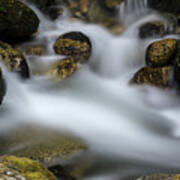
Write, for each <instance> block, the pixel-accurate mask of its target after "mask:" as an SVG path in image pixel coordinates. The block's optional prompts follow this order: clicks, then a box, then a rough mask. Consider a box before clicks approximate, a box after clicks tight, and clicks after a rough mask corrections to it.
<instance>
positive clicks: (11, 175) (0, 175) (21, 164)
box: [0, 156, 57, 180]
mask: <svg viewBox="0 0 180 180" xmlns="http://www.w3.org/2000/svg"><path fill="white" fill-rule="evenodd" d="M0 179H1V180H57V178H56V177H55V176H54V175H53V174H52V173H51V172H50V171H49V170H48V169H46V168H45V167H44V166H43V165H42V164H40V163H39V162H37V161H34V160H30V159H27V158H18V157H15V156H4V157H1V159H0Z"/></svg>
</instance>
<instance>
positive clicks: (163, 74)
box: [131, 66, 172, 88]
mask: <svg viewBox="0 0 180 180" xmlns="http://www.w3.org/2000/svg"><path fill="white" fill-rule="evenodd" d="M171 74H172V67H170V66H167V67H160V68H151V67H145V68H142V69H140V70H139V71H138V72H137V73H136V74H135V75H134V77H133V78H132V80H131V83H132V84H137V85H151V86H156V87H159V88H171V86H172V84H171V83H172V82H171Z"/></svg>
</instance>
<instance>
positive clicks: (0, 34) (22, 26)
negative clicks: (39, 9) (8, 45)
mask: <svg viewBox="0 0 180 180" xmlns="http://www.w3.org/2000/svg"><path fill="white" fill-rule="evenodd" d="M38 25H39V19H38V17H37V16H36V14H35V13H34V12H33V10H31V9H30V8H29V7H28V6H26V5H25V4H24V3H22V2H20V1H19V0H1V1H0V39H1V40H4V41H6V42H18V41H21V40H24V39H26V38H29V37H30V36H31V35H32V34H33V33H35V32H36V31H37V29H38Z"/></svg>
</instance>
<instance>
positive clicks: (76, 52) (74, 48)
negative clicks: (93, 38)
mask: <svg viewBox="0 0 180 180" xmlns="http://www.w3.org/2000/svg"><path fill="white" fill-rule="evenodd" d="M54 50H55V52H56V53H57V54H60V55H65V56H68V57H73V58H74V60H75V61H77V62H80V63H83V62H85V61H87V60H88V59H89V57H90V55H91V51H92V45H91V42H90V40H89V38H88V37H87V36H86V35H84V34H83V33H81V32H75V31H74V32H69V33H65V34H63V35H61V36H59V38H58V39H57V40H56V42H55V44H54Z"/></svg>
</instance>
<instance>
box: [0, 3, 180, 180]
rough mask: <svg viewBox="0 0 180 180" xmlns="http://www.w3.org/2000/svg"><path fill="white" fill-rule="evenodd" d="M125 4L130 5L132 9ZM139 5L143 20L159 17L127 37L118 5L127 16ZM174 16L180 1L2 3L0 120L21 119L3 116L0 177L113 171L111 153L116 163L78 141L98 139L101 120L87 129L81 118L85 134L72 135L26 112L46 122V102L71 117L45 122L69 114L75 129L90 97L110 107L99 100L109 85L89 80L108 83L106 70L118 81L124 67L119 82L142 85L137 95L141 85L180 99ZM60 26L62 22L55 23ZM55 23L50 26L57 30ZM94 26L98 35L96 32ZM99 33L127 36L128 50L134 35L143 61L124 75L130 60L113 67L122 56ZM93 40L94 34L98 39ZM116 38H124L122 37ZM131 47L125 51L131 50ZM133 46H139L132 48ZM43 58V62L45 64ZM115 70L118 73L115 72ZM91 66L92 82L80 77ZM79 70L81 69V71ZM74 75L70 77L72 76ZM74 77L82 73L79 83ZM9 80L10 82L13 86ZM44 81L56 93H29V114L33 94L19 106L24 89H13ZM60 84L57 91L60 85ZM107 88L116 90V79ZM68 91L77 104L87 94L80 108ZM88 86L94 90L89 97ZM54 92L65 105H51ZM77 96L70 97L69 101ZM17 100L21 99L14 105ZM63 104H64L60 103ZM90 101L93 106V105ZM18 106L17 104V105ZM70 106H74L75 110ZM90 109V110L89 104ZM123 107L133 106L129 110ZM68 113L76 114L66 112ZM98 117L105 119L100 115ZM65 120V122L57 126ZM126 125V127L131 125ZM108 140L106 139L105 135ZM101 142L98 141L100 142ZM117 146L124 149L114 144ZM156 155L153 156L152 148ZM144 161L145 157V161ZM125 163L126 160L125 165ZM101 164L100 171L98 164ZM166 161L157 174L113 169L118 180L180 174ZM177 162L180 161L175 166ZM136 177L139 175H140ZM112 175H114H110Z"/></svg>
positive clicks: (69, 176) (49, 179)
mask: <svg viewBox="0 0 180 180" xmlns="http://www.w3.org/2000/svg"><path fill="white" fill-rule="evenodd" d="M137 1H138V0H137ZM139 2H140V1H139ZM129 4H130V5H132V6H130V7H129ZM141 4H143V6H144V8H145V9H146V13H145V14H143V13H142V14H141V18H142V17H143V16H147V15H149V13H150V14H151V15H155V16H156V18H149V19H148V20H145V21H144V20H143V21H142V22H141V21H140V24H138V27H136V28H132V29H133V30H134V31H137V32H136V35H135V36H136V37H135V38H134V37H132V40H131V35H132V34H133V33H130V35H129V34H128V29H130V27H131V26H127V25H126V23H125V21H126V19H124V20H123V19H122V18H121V15H120V14H121V11H122V7H123V8H124V17H125V16H128V13H130V15H131V14H132V19H133V18H134V17H133V16H135V13H136V11H139V10H141V9H138V8H142V6H141ZM128 8H132V9H128ZM130 10H132V12H130ZM179 15H180V1H179V0H174V1H170V0H166V1H160V0H147V1H145V0H144V1H141V2H140V3H139V4H138V2H136V0H134V1H133V0H132V1H131V0H93V1H90V0H22V1H21V0H0V62H1V63H0V64H1V67H0V104H1V107H0V108H1V111H0V114H1V117H2V124H3V123H4V120H6V119H7V118H6V116H7V117H10V119H13V120H14V119H18V118H19V119H21V121H20V122H19V121H18V122H16V121H15V123H14V124H13V123H11V121H10V123H9V121H8V122H6V123H7V124H8V128H5V129H4V128H2V129H1V131H2V132H1V133H0V156H1V157H0V180H57V179H61V180H75V179H86V178H89V179H96V177H95V175H96V172H98V170H99V171H100V172H101V174H102V169H103V173H104V174H106V171H108V170H111V171H112V169H113V168H115V167H114V165H115V164H116V161H115V160H114V158H112V159H113V160H109V159H108V161H107V159H106V158H107V157H106V158H105V159H106V161H105V162H104V160H102V159H103V158H102V157H101V158H99V157H98V158H99V159H98V158H97V157H96V154H95V153H92V152H91V144H92V142H91V141H88V138H85V139H84V138H83V134H88V136H89V134H91V135H92V137H93V139H96V138H97V139H98V135H97V137H96V133H97V132H96V131H95V130H94V129H96V126H100V125H99V124H96V126H95V125H94V126H93V125H92V124H91V125H89V126H88V123H87V125H84V123H83V122H81V123H82V127H81V124H80V126H79V127H80V128H82V129H79V131H82V133H75V134H77V136H76V135H74V134H73V135H72V134H69V133H67V131H65V130H63V127H62V128H61V130H59V129H58V128H57V127H55V126H56V125H53V126H47V124H46V123H45V125H44V124H43V123H42V122H41V123H39V121H38V120H37V122H36V121H35V122H34V120H32V119H31V116H30V117H29V116H27V114H28V113H29V115H32V117H33V114H36V113H37V114H38V113H41V115H42V119H43V118H44V119H46V118H47V117H48V116H49V114H51V113H49V114H48V113H47V112H49V110H48V109H47V108H43V102H47V106H48V107H49V109H50V112H51V111H52V112H58V111H62V112H63V113H64V112H66V113H67V114H68V117H66V115H65V116H64V117H61V116H60V117H58V114H57V115H56V113H55V114H53V115H54V117H52V120H51V119H49V121H52V122H54V121H53V119H55V120H56V119H58V120H59V121H61V120H62V119H65V120H66V118H67V120H66V121H68V118H69V117H70V119H71V118H72V119H74V121H72V122H70V126H71V127H73V128H74V127H76V125H77V124H78V121H75V119H78V118H79V117H80V116H76V115H78V113H79V112H80V113H81V114H83V113H85V115H84V116H83V117H84V118H86V117H91V113H90V114H88V112H85V110H84V108H86V106H87V107H88V108H89V106H88V105H89V104H91V103H92V102H91V101H92V100H94V101H95V100H96V99H97V101H100V102H101V101H102V102H103V104H105V103H106V100H107V101H108V103H107V104H106V108H107V109H108V108H109V109H111V108H110V104H111V103H110V100H109V99H108V97H106V98H107V99H106V98H105V99H106V100H104V99H103V98H102V99H101V95H103V94H104V92H105V90H107V92H109V89H108V88H107V89H105V88H104V87H106V86H105V85H104V84H101V83H100V81H99V79H98V80H97V81H93V80H91V78H92V77H93V78H96V77H97V76H98V75H99V74H100V75H99V77H100V78H102V77H103V78H102V79H103V80H102V81H103V82H104V81H105V80H107V81H108V82H109V79H110V78H109V77H111V75H112V76H115V80H116V78H117V77H118V75H119V73H120V71H122V72H121V73H122V77H123V75H124V74H125V75H126V77H125V79H123V78H122V79H120V80H121V81H126V82H127V86H128V87H130V89H131V88H132V89H133V88H139V87H140V89H139V91H140V92H141V90H142V89H141V88H144V90H146V88H150V89H151V88H153V89H155V90H157V91H158V92H160V94H163V93H170V94H171V93H172V92H173V94H171V95H172V96H173V98H174V97H176V98H177V99H179V87H180V40H179V34H180V22H179V17H180V16H179ZM137 21H138V20H137ZM66 22H68V23H66ZM58 23H60V28H59V24H58ZM61 23H62V24H61ZM76 23H77V24H76ZM78 23H79V24H80V25H79V24H78ZM133 23H134V22H132V24H133ZM47 24H48V25H47ZM57 24H58V25H57ZM69 25H70V26H71V25H72V26H74V27H76V28H75V30H74V29H73V28H69V27H68V26H69ZM49 26H50V27H49ZM57 27H58V28H57ZM67 27H68V28H67ZM83 27H86V28H85V29H91V28H92V31H90V32H91V34H88V33H87V32H88V31H87V30H84V29H83ZM48 28H49V29H48ZM53 28H54V29H55V30H54V31H53ZM96 28H97V29H96ZM98 28H100V29H98ZM67 29H70V30H67ZM96 30H97V32H95V31H96ZM49 32H50V33H49ZM101 33H102V35H103V33H104V34H106V35H107V34H108V35H107V39H108V38H109V39H111V40H112V42H116V40H118V41H121V40H122V39H125V40H126V39H128V40H129V39H130V41H128V43H129V42H130V43H129V45H128V46H129V47H130V45H131V42H132V43H133V41H134V39H135V40H138V42H140V43H138V45H142V47H140V48H141V49H143V52H142V51H141V52H142V54H143V53H144V54H143V55H142V56H141V55H140V56H138V57H141V59H139V60H140V64H138V63H137V64H138V65H137V64H136V63H135V65H134V66H133V70H132V68H131V63H130V65H129V66H130V71H129V72H128V73H127V72H125V73H123V72H124V71H123V69H125V68H124V67H122V66H123V65H124V64H125V65H126V66H128V65H127V64H128V63H127V62H125V63H124V64H122V65H121V67H119V66H118V65H119V64H118V63H117V65H116V63H115V62H119V61H123V60H122V59H121V58H122V56H120V58H119V59H118V57H116V56H115V55H114V54H113V53H112V52H114V51H113V50H114V46H113V45H112V44H110V43H109V44H108V43H106V42H105V41H104V39H102V38H100V36H101ZM92 34H96V36H92ZM92 37H96V39H94V38H92ZM121 37H122V39H119V38H121ZM127 37H128V38H127ZM105 38H106V37H105ZM103 41H104V42H103ZM96 42H98V43H99V44H100V47H101V48H100V49H101V52H99V53H100V55H98V56H97V55H96V54H97V50H99V49H98V46H97V44H98V43H96ZM123 42H124V41H121V43H123ZM143 43H144V44H143ZM114 44H115V43H114ZM122 46H125V44H122ZM128 46H127V48H129V47H128ZM107 47H109V49H112V51H108V52H107V51H106V49H107ZM118 47H119V46H117V47H116V46H115V50H116V51H121V49H118ZM138 48H139V47H137V48H135V49H138ZM109 49H108V50H109ZM125 51H127V56H128V54H129V53H130V51H131V50H130V49H125ZM111 53H112V54H111ZM138 53H139V52H138ZM135 54H136V53H134V55H133V57H131V58H130V60H129V61H131V59H132V61H134V60H135V61H136V57H135ZM95 55H96V56H95ZM101 55H104V56H102V57H103V58H104V61H103V60H102V59H103V58H102V57H101ZM106 57H108V63H107V62H106V60H105V58H106ZM128 57H129V56H128ZM46 58H47V59H48V61H46ZM111 58H112V59H111ZM114 59H115V61H114ZM94 62H95V63H94ZM126 63H127V64H126ZM103 64H107V65H106V66H107V67H106V68H104V67H103V68H102V66H103ZM113 68H114V69H113ZM128 68H129V67H128ZM104 69H105V73H106V71H107V74H106V76H107V79H105V77H106V76H105V77H104V76H103V75H104V74H103V73H102V74H101V73H100V72H104ZM117 69H118V71H119V72H118V73H116V74H115V71H116V70H117ZM89 71H91V72H93V73H95V75H94V74H93V75H91V74H89V75H88V76H87V77H88V78H90V79H86V78H85V79H84V80H83V76H86V75H87V74H86V72H89ZM82 72H83V73H84V74H81V73H82ZM109 72H110V73H109ZM74 77H75V79H73V78H74ZM76 77H78V78H80V82H79V79H78V78H77V79H76ZM14 79H15V80H14ZM115 80H114V79H113V80H112V82H115ZM12 81H13V83H14V82H15V83H14V84H13V83H12ZM44 82H45V84H48V85H49V83H53V88H54V87H55V88H56V90H55V91H54V89H53V88H50V89H51V91H48V93H47V94H46V95H47V97H46V96H45V97H44V98H41V96H40V95H41V93H42V94H43V93H44V90H42V89H40V90H39V91H42V92H40V93H39V92H38V93H39V94H38V95H39V97H40V99H39V100H38V98H37V97H36V96H37V94H35V95H36V96H35V95H34V96H33V97H35V99H36V101H38V102H37V103H36V104H35V107H34V109H33V110H34V111H33V112H28V113H27V112H26V111H29V109H28V108H29V107H28V106H29V104H30V103H29V102H31V100H30V99H32V97H31V96H30V97H31V98H30V99H28V103H27V105H23V106H21V108H19V107H20V106H19V105H18V104H17V103H18V102H19V101H20V104H21V102H23V101H24V100H23V95H24V94H23V93H21V91H20V92H18V93H16V92H17V91H18V90H19V89H23V90H24V89H25V90H26V89H27V90H28V92H29V91H31V90H32V91H34V89H38V88H39V87H38V88H37V87H34V86H33V88H34V89H33V88H32V87H31V88H29V86H30V85H32V84H33V83H34V84H38V85H41V83H44ZM69 82H70V83H69ZM84 82H85V83H86V84H85V86H84V84H81V83H84ZM11 83H12V84H11ZM66 83H67V84H66ZM73 83H74V84H73ZM120 83H122V82H120ZM19 84H20V85H19ZM29 84H30V85H29ZM54 84H55V85H54ZM94 84H98V85H99V84H100V85H101V86H100V88H99V89H100V90H101V89H103V90H102V92H100V93H99V91H100V90H99V89H97V88H96V87H98V86H94V87H93V85H94ZM81 85H82V90H84V91H82V92H81V91H79V89H80V90H81V87H79V86H81ZM19 86H21V88H19ZM24 86H25V88H24ZM26 86H27V87H28V88H27V87H26ZM42 86H44V84H42ZM59 86H60V90H58V88H59ZM112 86H113V87H116V86H114V85H113V84H112ZM44 87H45V89H46V90H47V89H49V86H48V87H46V86H44ZM73 88H75V90H74V91H73V93H75V95H77V97H78V98H79V99H78V100H79V101H80V102H81V100H82V97H84V96H85V97H86V98H87V99H86V100H87V103H83V104H81V106H80V105H79V104H78V103H74V102H73V103H74V104H75V106H73V108H72V107H71V106H70V104H68V103H67V102H69V99H68V101H67V102H66V101H65V100H64V99H63V98H64V97H66V96H67V97H68V92H69V93H71V91H72V90H73ZM89 89H90V93H91V94H89ZM115 89H116V88H115ZM23 90H22V92H23ZM57 90H58V91H61V92H62V96H61V99H60V98H59V97H58V96H57V97H54V95H53V96H52V97H50V99H53V100H54V99H55V100H54V101H53V102H56V99H58V100H60V101H61V100H62V106H59V104H58V106H56V104H55V103H54V104H52V103H49V102H52V101H50V100H49V94H50V95H51V93H54V94H56V91H57ZM125 91H126V90H125ZM12 92H13V93H12ZM87 92H88V93H87ZM63 93H64V94H63ZM66 93H67V94H66ZM86 93H87V94H86ZM96 93H97V94H96ZM98 93H99V94H98ZM12 94H13V96H12ZM94 94H95V95H94ZM110 94H111V96H110V97H112V99H113V98H114V96H113V95H114V93H110ZM112 94H113V95H112ZM73 95H74V94H73ZM81 95H82V97H81ZM105 96H106V94H105ZM70 97H71V96H70ZM77 97H76V98H77ZM6 98H7V99H8V100H7V99H6ZM76 98H75V97H74V96H72V100H74V99H76ZM9 99H10V101H9ZM17 99H18V102H17V103H16V100H17ZM110 99H111V98H110ZM116 100H118V97H117V99H116V98H115V100H114V104H117V103H116ZM41 101H42V102H41ZM74 101H75V100H74ZM7 102H8V103H7ZM9 102H12V104H13V103H14V104H15V105H14V106H15V107H16V108H17V109H18V111H17V114H18V113H19V114H18V118H17V117H16V116H15V115H16V113H14V114H13V113H12V117H11V111H8V110H9V109H11V106H10V107H9V106H7V104H8V105H9ZM75 102H76V101H75ZM38 103H39V104H40V103H41V105H42V106H41V105H40V106H39V104H38ZM130 104H131V103H130ZM64 106H65V107H67V108H64ZM79 106H80V110H79V112H76V111H75V110H74V109H76V108H79ZM83 106H84V107H83ZM92 106H94V107H95V109H96V105H92ZM112 107H113V103H112ZM117 107H118V104H117ZM16 108H14V109H15V110H16ZM68 108H69V109H70V110H69V109H68ZM98 108H99V107H98ZM98 108H97V109H98ZM123 108H124V106H123ZM123 108H122V109H123ZM26 109H27V110H26ZM37 109H38V110H37ZM71 109H73V110H74V111H75V113H74V111H72V110H71ZM90 109H93V108H92V107H90ZM115 109H116V107H115ZM46 111H47V112H46ZM128 111H130V110H129V109H128ZM142 111H143V110H142ZM72 112H73V113H74V114H71V113H72ZM46 113H47V114H46ZM63 113H62V114H63ZM94 114H95V113H94ZM102 114H103V115H104V114H105V113H104V112H103V111H102ZM127 114H128V113H127ZM38 115H39V114H38ZM113 115H114V114H113ZM95 116H96V115H95ZM145 116H146V115H145ZM4 117H5V118H4ZM97 117H98V116H97ZM103 118H104V119H105V115H104V116H103ZM103 118H101V119H103ZM152 118H153V117H152ZM22 119H23V121H22ZM24 119H28V122H27V121H25V122H24ZM31 120H32V122H31ZM97 121H98V118H97ZM109 121H111V119H109ZM153 121H154V118H153ZM92 122H93V121H92ZM6 123H5V124H6ZM63 123H64V122H63V120H62V124H63ZM0 124H1V122H0ZM9 124H11V125H9ZM42 124H43V125H42ZM50 124H51V123H50ZM52 124H53V123H52ZM57 124H58V123H57ZM85 124H86V123H85ZM105 124H106V123H105ZM103 125H104V124H103ZM103 125H101V126H103ZM62 126H65V127H66V126H67V127H68V128H67V129H73V128H69V123H67V122H66V123H65V124H63V125H62ZM2 127H3V125H2ZM83 127H88V128H87V130H86V129H85V128H84V129H83ZM109 128H110V129H111V126H109ZM89 129H90V131H89ZM157 129H158V128H157ZM159 129H161V128H159ZM159 129H158V130H159ZM125 130H126V132H128V129H125ZM154 131H156V128H154ZM159 131H160V130H159ZM112 132H113V130H111V132H108V131H107V134H108V133H109V134H112ZM114 132H115V131H114ZM79 134H80V136H79ZM167 134H168V133H167ZM115 136H116V133H115ZM108 137H109V136H108V135H107V141H113V139H108ZM101 138H102V137H101ZM105 138H106V137H104V138H102V139H105ZM102 139H101V141H102V142H104V140H102ZM86 140H87V141H86ZM125 140H126V139H125ZM129 144H130V143H129ZM100 146H101V144H100ZM112 149H113V147H112ZM152 149H153V148H152ZM153 150H154V149H153ZM153 150H152V151H153ZM114 151H115V150H114ZM119 151H121V150H120V149H119ZM103 152H104V151H101V152H100V153H102V154H103ZM153 152H154V151H153ZM155 152H156V153H158V152H157V151H155ZM123 153H124V152H123ZM160 153H161V152H160ZM169 153H171V152H169ZM167 154H168V153H167ZM135 157H136V156H134V158H135ZM108 158H109V157H108ZM128 159H130V157H128ZM139 159H141V158H139ZM144 159H145V160H146V158H144ZM170 161H171V160H170ZM107 162H108V163H109V164H108V163H107ZM110 162H111V163H110ZM113 162H114V163H113ZM128 162H129V160H128V161H127V162H126V163H128ZM117 164H118V163H117ZM170 164H171V163H170ZM146 165H147V164H146ZM156 165H157V164H156ZM99 166H101V167H102V168H99ZM115 166H116V165H115ZM157 166H158V165H157ZM169 166H170V168H169V169H170V170H167V169H168V168H165V169H164V167H162V166H161V167H160V168H157V169H158V170H157V172H158V174H157V173H156V175H154V173H153V172H152V171H151V170H149V171H147V173H146V171H143V172H140V173H139V171H138V172H135V173H134V172H133V173H132V172H131V173H129V174H128V172H126V175H125V176H123V175H122V176H121V173H122V172H121V171H120V172H117V171H116V173H115V174H116V175H117V174H118V175H117V176H118V178H120V179H137V180H161V179H164V180H179V179H180V175H179V174H178V173H180V172H179V171H178V168H177V164H176V167H175V168H174V169H175V173H173V172H174V171H173V170H172V169H173V167H174V166H172V167H171V165H169ZM178 166H180V164H179V165H178ZM150 167H151V168H156V166H153V165H151V166H150ZM116 168H117V167H116ZM116 168H115V169H116ZM138 176H139V177H140V178H138ZM141 176H144V177H141ZM110 178H111V179H113V178H114V176H111V177H110ZM97 179H98V178H97ZM114 179H117V177H116V176H115V178H114Z"/></svg>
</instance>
